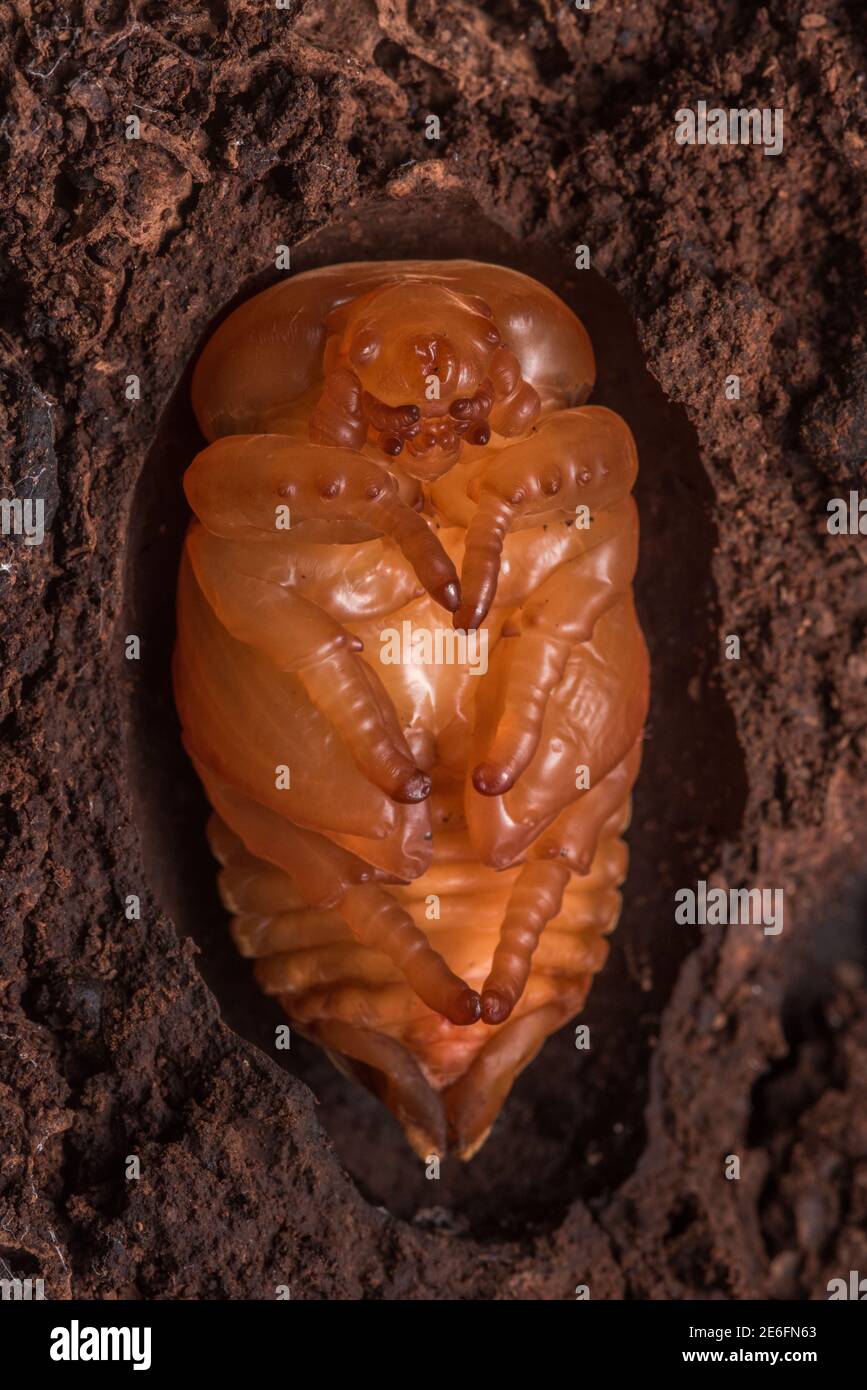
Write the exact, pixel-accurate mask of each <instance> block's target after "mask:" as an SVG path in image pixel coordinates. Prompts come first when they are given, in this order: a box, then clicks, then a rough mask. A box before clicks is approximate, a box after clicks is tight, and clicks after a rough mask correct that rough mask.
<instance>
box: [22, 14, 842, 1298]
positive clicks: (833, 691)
mask: <svg viewBox="0 0 867 1390" xmlns="http://www.w3.org/2000/svg"><path fill="white" fill-rule="evenodd" d="M0 16H2V25H3V28H2V32H0V62H2V64H3V67H4V69H5V104H4V109H3V113H2V115H0V142H2V152H3V155H4V156H6V157H8V161H9V163H8V172H7V185H6V190H5V193H4V199H3V203H4V210H5V213H6V218H5V223H6V225H5V233H4V245H3V249H2V258H3V271H4V279H5V293H4V295H3V301H2V306H3V307H2V322H0V367H2V380H3V391H2V398H0V424H2V432H3V444H4V448H3V456H4V459H5V463H4V465H3V467H4V468H5V469H6V470H7V472H6V475H5V476H4V478H3V482H4V483H5V488H4V492H3V495H6V496H9V495H12V494H14V495H17V496H18V497H21V498H27V497H31V498H41V499H43V500H44V501H45V504H46V522H47V524H49V525H50V529H49V530H48V532H47V534H46V539H45V542H44V543H43V544H42V545H34V546H27V545H24V544H23V543H22V540H21V538H16V537H8V538H7V537H2V538H0V549H2V554H0V566H2V568H0V604H2V626H0V642H2V647H3V650H2V662H0V720H2V731H3V736H4V748H3V752H2V768H0V788H2V795H0V827H2V839H3V850H4V859H5V863H4V870H5V872H4V882H3V890H2V917H3V926H2V938H0V990H2V994H0V1053H2V1058H3V1060H2V1064H0V1095H2V1106H0V1262H2V1263H0V1275H2V1274H3V1272H4V1266H5V1267H8V1269H9V1270H10V1271H11V1272H12V1273H14V1274H18V1275H21V1276H27V1275H31V1276H39V1275H41V1276H43V1277H44V1278H45V1280H46V1285H47V1292H48V1293H49V1295H50V1296H52V1297H64V1296H68V1295H76V1296H79V1297H85V1298H100V1299H102V1298H115V1297H124V1296H141V1297H146V1298H167V1297H170V1298H208V1297H214V1298H258V1297H264V1298H272V1297H274V1293H275V1289H276V1287H277V1286H278V1285H284V1284H288V1285H289V1286H290V1287H291V1290H292V1297H293V1298H362V1297H367V1298H388V1299H408V1298H416V1299H418V1298H427V1299H429V1298H435V1299H440V1298H449V1297H452V1298H455V1297H457V1298H468V1299H487V1298H504V1299H514V1298H541V1299H559V1298H570V1297H572V1296H573V1295H574V1289H575V1286H576V1285H578V1284H582V1283H583V1284H588V1285H589V1286H590V1290H591V1294H592V1297H593V1298H597V1299H600V1298H601V1299H605V1298H622V1297H637V1298H664V1299H672V1298H678V1299H679V1298H687V1297H699V1298H719V1297H730V1298H747V1297H758V1298H767V1297H784V1298H786V1297H792V1298H822V1297H824V1296H825V1286H826V1284H827V1281H828V1279H830V1278H832V1277H836V1276H838V1275H843V1276H845V1275H846V1274H847V1272H848V1271H849V1270H850V1269H860V1270H861V1271H862V1272H863V1271H864V1270H865V1269H867V1234H865V1231H867V1121H865V1118H864V1116H865V1114H867V1024H865V1009H864V1004H865V1000H867V990H865V977H864V968H865V965H867V945H865V932H864V916H865V908H867V867H865V862H864V854H863V849H862V846H863V844H864V840H865V829H867V790H865V785H864V783H865V779H864V767H865V761H867V727H865V711H867V693H865V677H867V617H865V614H867V569H865V564H864V560H865V550H864V546H865V542H864V539H863V537H857V536H856V537H851V538H850V537H846V536H829V535H828V533H827V530H826V526H825V521H826V515H827V513H826V507H827V502H828V500H829V499H830V498H832V497H835V496H848V493H849V490H850V489H852V488H857V487H858V485H859V482H861V483H863V475H862V473H861V472H860V471H859V470H860V467H861V464H862V461H863V458H864V453H865V450H864V434H865V417H867V345H865V342H864V338H863V333H862V330H861V329H860V328H859V309H858V306H859V303H860V302H861V300H862V297H863V291H864V285H865V274H864V265H863V248H864V245H865V238H864V225H863V206H862V202H861V200H860V199H859V197H858V186H859V179H860V180H863V175H864V168H865V164H867V154H865V138H867V136H865V130H864V125H863V112H864V103H863V76H862V72H863V51H862V47H861V44H862V40H861V37H860V24H859V20H860V7H859V6H858V5H857V4H856V3H855V0H851V2H850V3H842V2H837V0H809V3H806V4H798V3H795V4H792V3H791V0H774V3H772V4H770V5H767V6H765V7H762V8H759V7H758V6H755V5H751V4H747V3H734V4H731V5H727V6H720V5H719V4H718V3H715V0H698V2H697V3H696V0H689V3H686V0H684V2H683V3H671V0H665V3H663V0H647V3H638V2H637V0H636V3H634V4H621V3H615V2H614V0H611V3H607V4H606V3H605V0H592V7H591V11H590V13H589V14H588V13H581V12H575V11H574V10H573V9H572V8H571V7H570V6H569V5H568V4H567V3H565V0H564V3H560V0H536V2H535V3H531V0H523V3H522V2H521V0H483V3H480V4H478V3H474V4H469V3H467V2H466V0H415V2H414V3H412V0H410V2H409V3H407V0H376V3H374V0H365V3H357V0H332V3H328V4H326V3H324V0H323V3H319V2H318V0H310V3H307V4H303V3H297V4H295V5H294V6H292V7H290V8H289V9H287V10H277V9H276V8H274V9H273V10H272V9H270V8H269V7H268V6H267V5H263V4H262V3H260V2H259V0H210V3H207V4H204V5H195V6H185V5H177V6H164V5H162V4H157V3H153V4H148V3H143V2H141V0H140V2H139V3H130V4H127V3H123V0H102V2H100V0H79V2H78V3H76V2H75V0H73V3H72V4H71V5H69V6H66V7H58V6H56V5H53V4H48V3H39V2H38V0H37V2H36V3H27V0H12V3H7V4H5V5H2V6H0ZM701 98H704V99H707V100H708V101H709V103H710V104H711V105H721V106H725V107H728V106H730V105H734V106H753V105H757V106H774V107H777V106H781V107H783V108H784V111H785V123H786V124H785V150H784V152H783V154H782V155H781V156H780V157H778V158H766V157H764V155H763V153H762V151H761V150H760V149H755V148H744V147H731V148H725V147H723V148H720V147H703V148H702V147H690V146H678V145H677V144H675V142H674V124H675V123H674V112H675V110H676V109H677V108H678V107H681V106H686V105H693V104H694V103H695V102H696V101H697V100H699V99H701ZM428 113H435V114H437V115H439V117H440V120H441V138H440V139H439V140H438V141H428V140H426V139H425V135H424V130H425V117H426V115H427V114H428ZM128 115H138V116H139V117H140V119H141V138H140V140H138V141H132V140H127V139H126V138H125V135H124V132H125V121H126V117H127V116H128ZM859 122H860V124H859ZM579 243H586V244H587V245H589V247H590V250H591V256H592V266H593V269H592V270H591V271H580V272H579V271H577V270H575V269H574V248H575V246H576V245H578V244H579ZM278 244H287V245H290V246H291V247H292V258H293V269H303V268H306V267H308V266H311V265H317V264H324V263H327V262H329V261H335V260H341V259H348V258H367V257H369V258H375V257H396V256H406V255H416V254H417V255H421V256H425V257H438V256H453V255H460V256H474V257H477V258H479V259H491V260H497V261H503V262H506V263H511V264H514V265H517V266H518V267H520V268H523V269H527V270H528V271H530V273H532V274H536V275H537V276H539V277H540V278H544V279H546V280H547V281H548V283H550V284H551V285H552V286H553V287H554V288H555V289H557V290H558V292H560V293H562V294H563V295H564V296H565V297H566V298H568V299H569V301H570V302H571V303H572V304H573V305H574V307H575V308H576V309H577V311H578V312H579V313H580V314H581V315H582V317H583V318H584V319H585V321H586V322H587V325H588V328H589V330H590V333H591V336H592V337H593V340H594V344H595V346H596V350H597V355H598V358H599V364H600V378H599V386H598V389H597V392H596V393H595V395H594V399H595V400H597V401H599V402H600V403H603V404H608V405H611V406H612V407H614V408H615V409H617V410H619V411H620V412H621V413H622V414H623V415H624V416H625V417H626V419H627V420H628V421H629V423H630V424H631V426H632V428H633V430H634V432H635V434H636V438H637V440H638V445H639V451H640V456H641V462H642V475H641V479H640V483H639V489H638V501H639V507H640V510H641V516H642V525H643V542H642V559H641V565H640V570H639V574H638V578H637V584H636V592H637V596H638V601H639V608H640V615H641V620H642V623H643V625H644V629H645V632H646V634H647V637H648V641H649V645H650V649H651V657H652V663H653V703H652V711H651V721H650V726H649V730H648V741H647V749H646V757H645V764H644V768H643V771H642V776H641V780H640V783H639V788H638V792H637V796H636V801H635V811H634V818H633V827H632V830H631V832H630V843H631V849H632V868H631V871H630V877H629V880H628V884H627V890H626V895H625V906H624V914H623V918H622V920H621V924H620V926H619V928H618V931H617V933H616V936H615V937H614V939H613V951H612V956H611V960H610V962H609V964H608V966H607V967H606V970H605V972H604V973H603V975H602V976H601V977H600V978H599V979H598V980H597V982H596V984H595V986H594V989H593V992H592V994H591V998H590V1002H589V1006H588V1009H587V1011H586V1014H585V1016H584V1021H586V1022H588V1023H589V1024H590V1027H591V1038H592V1047H591V1050H590V1051H589V1053H584V1052H578V1051H576V1049H575V1047H574V1038H573V1035H572V1033H571V1031H570V1030H565V1031H564V1033H562V1034H561V1035H559V1036H558V1037H557V1038H555V1039H552V1040H551V1041H550V1042H549V1044H548V1045H547V1047H546V1048H545V1049H544V1051H543V1052H542V1054H541V1055H540V1057H539V1058H538V1059H537V1060H536V1062H535V1063H534V1064H533V1066H532V1067H530V1068H529V1069H528V1070H527V1072H525V1073H524V1075H523V1077H522V1078H521V1079H520V1081H519V1083H518V1085H517V1087H516V1089H515V1091H514V1093H513V1095H512V1097H511V1098H510V1100H509V1102H508V1104H507V1107H506V1110H505V1111H504V1114H503V1116H502V1118H501V1120H500V1121H499V1123H498V1125H497V1127H496V1129H495V1132H494V1134H493V1136H492V1138H491V1140H490V1141H489V1143H488V1145H487V1147H486V1148H485V1149H484V1150H483V1151H482V1153H481V1154H480V1155H479V1157H478V1158H477V1159H476V1160H475V1161H474V1162H473V1163H471V1164H470V1165H468V1166H467V1167H460V1166H459V1165H458V1164H457V1163H449V1164H447V1165H446V1166H445V1168H444V1170H443V1175H442V1177H441V1179H440V1180H439V1181H429V1180H428V1179H426V1177H425V1174H424V1170H423V1168H422V1167H421V1166H420V1165H419V1164H418V1162H417V1160H415V1159H414V1158H413V1156H412V1155H411V1154H410V1152H409V1150H408V1149H407V1148H406V1147H405V1145H404V1143H403V1141H402V1139H401V1137H400V1134H399V1132H398V1130H397V1127H396V1125H395V1124H394V1122H393V1121H392V1120H391V1119H390V1117H389V1116H388V1115H387V1114H386V1112H385V1111H384V1110H383V1109H382V1108H381V1107H379V1106H378V1105H377V1103H376V1102H375V1101H373V1100H372V1099H371V1098H370V1097H369V1096H367V1094H366V1093H365V1092H363V1091H361V1090H360V1089H359V1088H357V1087H355V1086H352V1085H351V1084H350V1083H349V1082H347V1081H345V1080H344V1079H343V1078H341V1077H340V1076H339V1075H338V1074H337V1073H336V1072H334V1071H333V1069H332V1068H331V1067H330V1064H329V1063H328V1062H327V1060H326V1059H324V1058H323V1057H322V1056H321V1055H320V1054H319V1053H318V1052H317V1051H316V1050H315V1049H313V1048H312V1047H309V1046H306V1045H305V1044H304V1043H303V1042H302V1041H301V1040H297V1039H294V1038H293V1043H292V1051H291V1052H290V1053H288V1054H285V1053H282V1052H276V1051H275V1049H274V1026H275V1023H277V1022H279V1015H278V1014H277V1013H276V1011H275V1009H274V1008H273V1007H272V1006H271V1005H270V1004H269V1003H268V1001H266V1000H264V999H263V998H262V997H261V996H260V995H259V993H258V991H257V990H256V988H255V986H254V984H253V982H252V980H251V978H250V972H249V968H248V966H247V965H246V964H245V963H244V962H242V961H240V960H239V959H237V958H236V956H235V954H234V951H233V948H232V946H231V943H230V941H229V939H228V934H227V931H226V923H225V917H224V914H223V913H222V911H221V909H220V907H219V903H218V900H217V897H216V890H215V882H214V866H213V863H212V861H211V859H210V856H209V854H208V851H207V848H206V845H205V842H204V837H203V825H204V820H205V816H206V808H205V804H204V801H203V798H202V795H201V792H200V790H199V788H198V785H197V783H196V780H195V778H194V776H193V775H192V773H191V771H190V770H189V768H188V766H187V764H186V762H185V760H184V758H183V754H182V752H181V750H180V747H179V744H178V734H177V724H176V721H175V718H174V713H173V709H172V703H171V692H170V686H169V682H168V659H169V655H170V651H171V644H172V636H173V632H172V623H173V614H172V604H173V592H174V579H175V566H176V562H177V556H178V551H179V545H180V538H181V535H182V532H183V527H184V524H185V509H184V501H183V495H182V492H181V488H180V478H181V474H182V472H183V469H184V467H185V466H186V464H187V462H188V461H189V459H190V457H191V456H192V453H193V452H194V451H195V449H196V447H197V440H198V437H197V434H196V430H195V426H194V423H193V421H192V418H191V415H190V412H189V407H188V403H187V391H186V386H187V383H188V375H189V364H190V362H191V360H192V359H193V358H194V356H195V353H196V350H197V347H198V346H199V345H200V344H201V342H202V340H203V338H204V337H205V336H206V335H207V333H208V332H209V331H210V330H211V328H212V327H213V324H214V322H215V320H216V319H217V318H218V317H219V316H220V315H222V314H223V313H225V312H226V310H227V309H228V308H229V307H230V306H231V305H232V304H233V303H234V302H237V300H238V299H239V298H240V297H243V296H245V295H247V294H249V293H250V292H251V291H252V290H254V289H256V288H259V287H261V286H263V285H265V284H267V283H270V282H271V281H272V280H274V279H277V278H279V272H277V271H276V270H271V271H269V269H268V267H269V266H271V267H273V265H274V257H275V254H276V247H277V246H278ZM731 373H737V374H738V375H739V376H740V379H741V391H742V396H741V399H740V400H739V401H730V400H727V399H726V396H725V390H724V383H725V378H726V377H727V376H728V375H730V374H731ZM133 374H135V375H137V376H139V377H140V380H141V400H139V401H135V402H130V401H128V400H126V399H125V384H126V379H127V377H128V376H130V375H133ZM129 633H136V634H138V635H139V636H140V637H141V639H142V654H141V659H140V660H139V661H127V660H126V659H125V656H124V648H125V637H126V635H127V634H129ZM726 634H737V635H739V637H740V639H741V657H740V660H737V661H732V660H726V659H725V657H724V654H723V639H724V637H725V635H726ZM699 877H706V878H713V879H714V881H716V882H720V883H724V884H726V885H740V884H742V883H743V884H756V885H758V886H766V887H782V888H784V890H785V893H786V926H785V929H784V931H783V933H782V934H781V935H780V936H777V937H773V936H765V935H763V934H762V932H761V930H760V929H759V928H757V927H748V926H735V927H730V928H728V929H727V930H725V929H720V928H716V929H714V928H705V929H701V928H698V927H696V928H689V927H677V926H675V925H674V923H673V893H674V891H675V890H676V889H677V888H679V887H686V886H689V885H694V884H695V882H696V880H697V878H699ZM129 894H137V895H138V896H139V897H140V899H141V920H140V921H128V920H126V918H125V915H124V906H125V900H126V898H127V895H129ZM131 1154H135V1155H137V1156H138V1157H139V1159H140V1162H141V1177H140V1179H139V1180H137V1181H136V1180H127V1178H126V1175H125V1169H126V1159H127V1156H128V1155H131ZM727 1155H737V1156H738V1157H739V1158H740V1161H741V1178H740V1181H727V1180H726V1178H725V1175H724V1166H725V1160H726V1156H727Z"/></svg>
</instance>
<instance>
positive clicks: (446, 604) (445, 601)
mask: <svg viewBox="0 0 867 1390" xmlns="http://www.w3.org/2000/svg"><path fill="white" fill-rule="evenodd" d="M431 597H432V598H434V599H436V602H437V603H439V604H441V605H442V607H443V608H445V610H446V612H447V613H454V612H455V610H456V609H457V607H458V605H459V603H460V601H461V586H460V584H458V583H457V582H456V581H454V580H452V582H451V583H450V584H443V585H442V587H441V588H439V589H437V590H435V592H434V593H433V594H432V595H431Z"/></svg>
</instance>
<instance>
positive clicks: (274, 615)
mask: <svg viewBox="0 0 867 1390" xmlns="http://www.w3.org/2000/svg"><path fill="white" fill-rule="evenodd" d="M593 380H594V361H593V352H592V348H591V346H590V341H589V339H588V337H587V334H586V332H585V330H584V328H583V327H582V325H581V323H580V322H579V320H578V319H577V318H576V317H575V315H574V314H573V313H572V312H571V310H569V309H568V308H567V307H566V305H565V304H563V303H562V301H561V300H560V299H558V298H557V296H556V295H554V294H552V293H551V291H550V290H548V289H546V288H545V287H544V286H542V285H540V284H538V283H537V282H536V281H534V280H530V279H528V278H527V277H526V276H524V275H521V274H519V273H517V272H516V271H513V270H508V269H505V268H503V267H500V266H492V265H481V264H477V263H475V262H472V261H443V262H436V261H399V262H382V263H376V264H353V265H338V266H332V267H329V268H327V269H324V270H317V271H311V272H308V273H306V274H303V275H299V276H298V277H297V278H295V279H293V280H290V281H287V282H285V283H282V284H280V285H277V286H275V287H274V288H273V289H270V290H267V291H266V292H265V293H264V294H260V295H257V296H256V297H255V298H254V299H252V300H250V301H248V302H247V303H245V304H243V305H242V306H241V307H240V308H239V309H237V310H236V311H235V312H234V313H233V314H232V315H231V316H230V317H229V318H228V319H227V320H226V321H225V323H223V325H222V326H221V327H220V328H219V330H218V331H217V332H216V333H215V334H214V336H213V337H212V338H211V340H210V341H209V343H208V344H207V346H206V348H205V350H204V352H203V354H202V356H201V359H200V361H199V363H198V366H197V369H196V372H195V376H194V380H193V404H194V408H195V412H196V416H197V418H198V421H199V424H200V425H201V428H202V430H203V432H204V434H205V436H206V438H207V439H208V441H209V445H208V447H207V448H206V449H204V450H203V451H202V452H201V453H200V454H199V455H198V456H197V457H196V458H195V459H194V461H193V463H192V464H191V466H190V468H189V469H188V471H187V473H186V476H185V479H184V485H185V489H186V493H187V497H188V499H189V502H190V505H191V506H192V509H193V512H194V513H195V516H194V518H193V520H192V522H191V525H190V529H189V532H188V535H187V540H186V544H185V547H184V554H183V559H182V563H181V571H180V578H179V588H178V640H177V647H176V651H175V666H174V678H175V691H176V697H177V704H178V709H179V712H180V716H181V722H182V725H183V730H184V741H185V745H186V747H187V749H188V751H189V754H190V757H191V758H192V760H193V762H194V764H195V766H196V768H197V770H198V773H199V776H200V777H201V780H202V782H203V784H204V786H205V789H206V791H207V794H208V797H209V799H210V802H211V804H212V806H213V808H214V813H215V814H214V816H213V818H212V821H211V826H210V838H211V844H212V846H213V849H214V852H215V854H216V856H217V858H218V859H219V860H220V862H221V864H222V869H221V871H220V889H221V894H222V897H223V901H224V903H225V905H226V907H227V908H228V910H229V911H230V912H231V913H232V914H233V920H232V932H233V936H234V938H235V941H236V943H237V945H238V948H239V950H240V951H241V952H242V954H243V955H246V956H251V957H254V958H255V960H256V973H257V976H258V979H259V981H260V983H261V985H262V987H263V989H264V990H265V991H266V992H267V993H268V994H271V995H274V996H276V997H277V998H278V999H279V1001H280V1003H281V1004H282V1006H283V1008H284V1009H285V1011H286V1013H287V1014H288V1015H289V1017H290V1018H291V1020H292V1021H293V1023H294V1025H295V1026H296V1027H297V1028H298V1029H299V1031H300V1032H302V1033H303V1034H304V1035H305V1036H308V1037H310V1038H313V1039H316V1040H317V1041H318V1042H320V1043H321V1045H322V1046H323V1047H324V1048H326V1049H327V1051H328V1053H329V1055H330V1056H331V1057H332V1058H333V1059H334V1060H335V1061H336V1062H337V1063H338V1065H339V1066H341V1067H342V1068H343V1069H344V1070H346V1071H348V1072H350V1073H351V1074H353V1075H354V1076H356V1077H358V1079H360V1080H361V1081H363V1082H364V1084H366V1085H367V1086H369V1087H370V1088H371V1089H373V1090H374V1091H376V1093H377V1094H379V1095H380V1096H381V1097H382V1099H383V1100H384V1101H385V1102H386V1104H387V1105H388V1106H389V1107H390V1108H391V1110H392V1111H393V1112H394V1113H395V1114H396V1115H397V1117H398V1118H399V1120H400V1122H401V1124H402V1125H403V1128H404V1131H405V1132H406V1135H407V1138H408V1139H409V1142H410V1143H411V1144H412V1146H413V1148H414V1149H415V1150H416V1152H417V1153H419V1154H421V1155H422V1156H428V1155H431V1154H442V1153H444V1152H445V1151H446V1149H447V1148H449V1147H450V1146H451V1147H452V1148H454V1149H455V1150H456V1151H457V1152H458V1153H459V1154H460V1155H461V1157H463V1158H469V1157H470V1156H471V1155H472V1154H473V1153H475V1152H476V1150H477V1149H478V1148H479V1147H480V1145H481V1144H482V1143H483V1142H484V1140H485V1138H486V1137H487V1134H488V1132H489V1130H490V1128H491V1125H492V1124H493V1121H494V1120H495V1118H496V1116H497V1114H498V1112H499V1110H500V1107H501V1106H502V1104H503V1101H504V1100H505V1097H506V1095H507V1094H508V1091H509V1089H510V1087H511V1085H512V1083H513V1081H514V1078H515V1076H516V1075H517V1074H518V1072H520V1071H521V1070H522V1068H523V1067H525V1066H526V1065H527V1063H528V1062H529V1061H530V1060H531V1059H532V1058H533V1057H534V1056H535V1055H536V1053H537V1052H538V1050H539V1048H540V1047H541V1045H542V1043H543V1042H544V1040H545V1038H546V1037H547V1036H548V1035H549V1034H550V1033H552V1032H553V1031H554V1030H555V1029H557V1028H559V1027H560V1026H561V1025H562V1024H563V1023H565V1022H566V1021H567V1020H568V1019H570V1018H571V1017H573V1016H574V1015H575V1014H576V1013H577V1012H578V1011H579V1010H580V1008H581V1007H582V1005H583V1002H584V999H585V997H586V994H587V991H588V989H589V987H590V983H591V980H592V977H593V974H594V972H595V971H597V970H599V969H600V968H601V966H602V964H603V962H604V960H605V956H606V954H607V950H608V947H607V943H606V940H605V938H606V936H607V934H608V933H609V932H610V931H611V930H612V929H613V927H614V926H615V924H616V921H617V917H618V913H619V909H620V894H619V892H618V889H619V886H620V884H621V883H622V881H623V878H624V875H625V871H626V858H627V856H626V848H625V846H624V844H623V841H622V838H621V836H622V832H623V830H624V829H625V827H626V825H627V822H628V817H629V800H630V791H631V787H632V784H633V782H634V780H635V777H636V774H637V772H638V765H639V760H640V748H641V735H642V728H643V725H644V720H645V716H646V710H647V697H648V669H647V656H646V651H645V647H644V642H643V640H642V636H641V631H640V629H639V626H638V622H637V619H636V616H635V610H634V607H633V600H632V588H631V585H632V578H633V574H634V570H635V564H636V556H637V546H638V518H637V512H636V507H635V503H634V501H633V499H632V496H631V491H632V486H633V483H634V481H635V476H636V469H637V459H636V450H635V445H634V441H633V438H632V435H631V433H630V431H629V429H628V427H627V426H626V424H625V423H624V422H623V420H621V419H620V417H619V416H618V415H616V414H614V413H613V412H612V411H610V410H607V409H604V408H601V407H596V406H587V405H584V402H585V401H586V399H587V397H588V395H589V394H590V390H591V388H592V384H593Z"/></svg>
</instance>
